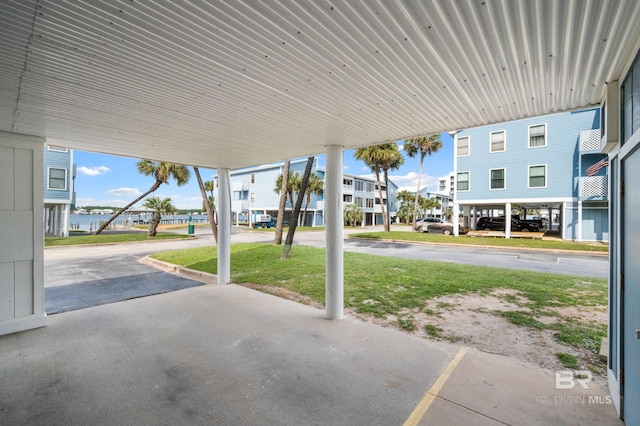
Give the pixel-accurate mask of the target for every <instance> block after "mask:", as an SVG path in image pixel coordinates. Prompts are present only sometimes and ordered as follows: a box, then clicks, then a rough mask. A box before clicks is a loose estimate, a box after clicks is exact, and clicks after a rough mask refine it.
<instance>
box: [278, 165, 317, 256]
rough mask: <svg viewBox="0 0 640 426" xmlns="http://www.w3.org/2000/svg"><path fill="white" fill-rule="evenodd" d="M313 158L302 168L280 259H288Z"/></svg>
mask: <svg viewBox="0 0 640 426" xmlns="http://www.w3.org/2000/svg"><path fill="white" fill-rule="evenodd" d="M314 159H315V157H309V158H307V165H306V166H305V168H304V175H303V176H302V179H301V180H300V188H299V189H298V197H297V198H296V205H295V207H294V208H293V211H292V212H291V223H290V224H289V229H288V230H287V238H286V239H285V240H284V248H283V249H282V256H280V258H281V259H288V258H289V253H290V252H291V246H292V244H293V236H294V235H295V233H296V227H297V225H298V216H299V215H300V209H301V208H302V199H303V197H304V194H305V193H306V192H307V185H309V176H311V168H312V167H313V161H314Z"/></svg>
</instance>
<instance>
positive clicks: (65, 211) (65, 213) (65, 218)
mask: <svg viewBox="0 0 640 426" xmlns="http://www.w3.org/2000/svg"><path fill="white" fill-rule="evenodd" d="M70 210H71V206H70V205H69V204H65V205H64V207H62V236H63V237H68V236H69V214H70Z"/></svg>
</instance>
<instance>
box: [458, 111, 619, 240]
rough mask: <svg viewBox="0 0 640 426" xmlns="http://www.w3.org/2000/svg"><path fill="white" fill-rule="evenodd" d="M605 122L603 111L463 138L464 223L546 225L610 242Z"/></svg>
mask: <svg viewBox="0 0 640 426" xmlns="http://www.w3.org/2000/svg"><path fill="white" fill-rule="evenodd" d="M600 121H601V110H600V108H590V109H583V110H578V111H569V112H562V113H557V114H550V115H545V116H539V117H534V118H527V119H522V120H515V121H510V122H506V123H498V124H491V125H486V126H480V127H475V128H471V129H466V130H462V131H459V132H457V133H456V135H455V147H456V149H455V153H454V156H455V159H454V168H455V179H456V190H455V200H454V202H455V203H456V204H460V205H461V206H463V212H464V213H463V220H464V224H465V225H466V226H468V227H470V228H472V229H475V224H476V223H477V220H478V219H479V218H480V217H483V216H503V215H505V216H506V215H512V217H516V218H517V217H518V216H519V217H520V218H521V219H525V218H526V219H533V218H535V219H539V220H541V221H542V223H543V224H544V225H545V226H546V228H547V230H548V231H550V232H556V233H557V234H558V235H560V236H561V237H562V238H563V239H567V240H576V241H608V240H609V226H608V176H607V169H608V168H607V165H608V160H607V157H606V155H604V154H601V153H600V140H601V134H600ZM525 216H526V217H525ZM510 222H511V221H506V223H510Z"/></svg>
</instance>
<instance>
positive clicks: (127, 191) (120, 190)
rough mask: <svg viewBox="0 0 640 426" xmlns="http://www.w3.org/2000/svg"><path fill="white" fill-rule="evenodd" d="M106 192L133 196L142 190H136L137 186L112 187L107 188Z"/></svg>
mask: <svg viewBox="0 0 640 426" xmlns="http://www.w3.org/2000/svg"><path fill="white" fill-rule="evenodd" d="M107 194H110V195H115V196H118V197H121V196H122V197H135V196H136V195H140V194H142V192H140V191H138V188H114V189H110V190H108V191H107Z"/></svg>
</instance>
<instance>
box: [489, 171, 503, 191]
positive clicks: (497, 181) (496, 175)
mask: <svg viewBox="0 0 640 426" xmlns="http://www.w3.org/2000/svg"><path fill="white" fill-rule="evenodd" d="M490 173H491V189H504V187H505V185H504V174H505V173H504V169H491V170H490Z"/></svg>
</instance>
